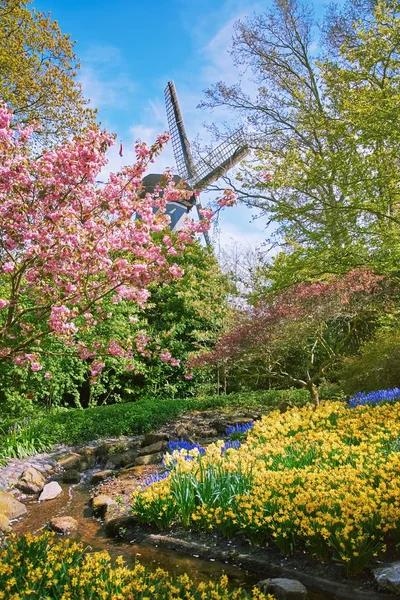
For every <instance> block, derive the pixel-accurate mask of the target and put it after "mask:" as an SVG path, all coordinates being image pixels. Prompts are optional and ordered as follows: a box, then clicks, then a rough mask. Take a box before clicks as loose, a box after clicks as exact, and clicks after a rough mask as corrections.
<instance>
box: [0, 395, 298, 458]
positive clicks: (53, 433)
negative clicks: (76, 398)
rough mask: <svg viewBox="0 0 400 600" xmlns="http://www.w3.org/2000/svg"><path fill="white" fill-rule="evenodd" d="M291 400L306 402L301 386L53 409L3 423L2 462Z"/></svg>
mask: <svg viewBox="0 0 400 600" xmlns="http://www.w3.org/2000/svg"><path fill="white" fill-rule="evenodd" d="M282 400H290V401H291V402H292V403H293V404H295V405H301V404H304V403H305V402H307V401H308V395H307V394H306V393H304V392H303V390H267V391H265V392H250V393H247V394H246V393H240V394H231V395H228V396H223V395H221V396H208V397H197V398H184V399H174V400H171V399H169V400H162V399H157V398H155V399H143V400H139V401H137V402H129V403H126V404H114V405H111V406H102V407H96V408H87V409H84V410H79V409H58V410H57V409H53V410H52V411H49V412H48V413H42V414H39V415H38V416H36V417H35V416H33V417H29V418H25V419H21V420H19V421H18V422H10V421H9V422H3V424H2V426H1V427H0V460H2V459H3V460H4V459H5V458H11V457H17V458H24V457H26V456H29V455H32V454H35V453H37V452H42V451H45V450H49V449H51V448H52V447H54V446H55V445H56V444H66V445H77V444H84V443H87V442H91V441H94V440H97V439H102V438H109V437H120V436H124V435H126V436H133V435H138V434H142V433H146V432H148V431H152V430H154V429H157V428H158V427H161V426H162V425H164V424H165V423H167V422H169V421H172V420H174V419H176V418H177V417H179V416H180V415H182V414H183V413H185V412H189V411H191V410H208V409H217V408H234V409H244V408H248V409H258V410H268V409H270V408H271V409H272V408H274V407H276V406H278V405H279V403H280V402H281V401H282Z"/></svg>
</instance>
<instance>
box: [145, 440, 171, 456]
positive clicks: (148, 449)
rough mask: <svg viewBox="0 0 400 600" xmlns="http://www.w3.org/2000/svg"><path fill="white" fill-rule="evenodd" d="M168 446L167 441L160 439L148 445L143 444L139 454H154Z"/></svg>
mask: <svg viewBox="0 0 400 600" xmlns="http://www.w3.org/2000/svg"><path fill="white" fill-rule="evenodd" d="M167 446H168V442H167V441H165V440H160V441H159V442H155V443H154V444H150V446H144V447H142V449H141V450H140V452H139V456H145V455H146V454H155V453H156V452H162V451H163V450H165V449H166V447H167Z"/></svg>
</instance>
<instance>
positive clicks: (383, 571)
mask: <svg viewBox="0 0 400 600" xmlns="http://www.w3.org/2000/svg"><path fill="white" fill-rule="evenodd" d="M372 572H373V574H374V577H375V581H376V583H377V584H378V586H379V588H380V589H381V590H384V591H385V592H390V593H391V594H396V595H398V596H400V561H397V562H393V563H389V564H387V565H385V566H384V567H379V569H373V571H372Z"/></svg>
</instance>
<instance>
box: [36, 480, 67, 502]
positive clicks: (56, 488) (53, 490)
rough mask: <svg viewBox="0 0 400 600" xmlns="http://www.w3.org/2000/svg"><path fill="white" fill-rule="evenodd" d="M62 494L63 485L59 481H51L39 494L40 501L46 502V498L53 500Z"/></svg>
mask: <svg viewBox="0 0 400 600" xmlns="http://www.w3.org/2000/svg"><path fill="white" fill-rule="evenodd" d="M60 494H62V487H61V485H60V484H59V483H57V481H50V483H46V485H45V486H44V488H43V491H42V493H41V494H40V496H39V502H44V501H45V500H53V499H54V498H57V497H58V496H60Z"/></svg>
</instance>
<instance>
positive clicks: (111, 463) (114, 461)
mask: <svg viewBox="0 0 400 600" xmlns="http://www.w3.org/2000/svg"><path fill="white" fill-rule="evenodd" d="M136 456H137V452H136V450H127V451H126V452H119V453H118V454H111V455H110V456H109V458H108V461H107V463H106V466H105V469H120V468H121V467H126V466H127V465H130V464H132V463H133V461H134V460H135V458H136Z"/></svg>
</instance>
